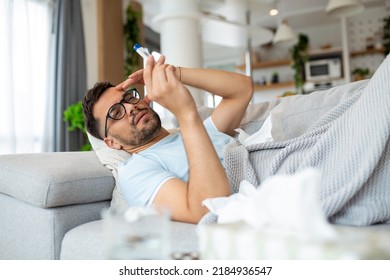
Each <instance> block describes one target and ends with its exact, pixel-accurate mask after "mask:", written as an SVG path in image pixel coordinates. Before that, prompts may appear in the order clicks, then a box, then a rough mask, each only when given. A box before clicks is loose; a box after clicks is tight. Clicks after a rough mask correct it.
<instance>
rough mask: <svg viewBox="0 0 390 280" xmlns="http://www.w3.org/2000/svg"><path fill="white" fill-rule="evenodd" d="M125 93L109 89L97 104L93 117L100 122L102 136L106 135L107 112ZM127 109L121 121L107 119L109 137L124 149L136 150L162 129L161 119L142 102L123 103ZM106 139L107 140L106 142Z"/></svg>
mask: <svg viewBox="0 0 390 280" xmlns="http://www.w3.org/2000/svg"><path fill="white" fill-rule="evenodd" d="M123 94H124V92H123V91H118V90H116V89H115V88H114V87H112V88H108V89H107V90H106V91H105V92H104V93H103V94H102V95H101V97H100V98H99V100H98V101H97V102H96V104H95V106H94V108H93V115H94V117H95V118H96V119H97V120H98V121H99V124H100V130H99V131H100V134H101V135H104V132H105V128H104V124H105V122H106V116H107V112H108V110H109V109H110V107H111V106H112V105H114V104H115V103H119V102H120V101H121V100H122V97H123ZM122 104H123V105H124V107H125V109H126V114H125V116H124V117H123V118H122V119H120V120H113V119H111V118H107V137H106V139H112V140H114V141H116V142H117V143H119V144H120V145H121V146H123V147H122V148H124V149H125V148H130V149H132V148H136V147H140V146H142V145H144V144H146V143H147V142H149V141H150V140H151V139H152V138H153V137H154V136H155V135H156V133H157V132H158V131H159V130H160V128H161V120H160V117H159V116H158V115H157V113H156V112H154V111H153V110H152V109H151V108H150V107H149V105H148V104H147V103H146V102H145V101H143V100H141V101H140V102H138V103H137V104H128V103H125V102H123V103H122ZM106 139H105V140H106ZM106 143H107V142H106Z"/></svg>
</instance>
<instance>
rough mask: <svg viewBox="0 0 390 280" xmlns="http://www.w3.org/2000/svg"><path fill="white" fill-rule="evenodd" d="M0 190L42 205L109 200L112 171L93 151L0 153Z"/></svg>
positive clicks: (111, 187)
mask: <svg viewBox="0 0 390 280" xmlns="http://www.w3.org/2000/svg"><path fill="white" fill-rule="evenodd" d="M0 178H1V180H0V193H3V194H5V195H8V196H11V197H14V198H17V199H20V200H22V201H25V202H28V203H30V204H33V205H35V206H38V207H41V208H51V207H57V206H65V205H73V204H82V203H92V202H98V201H106V200H110V199H111V197H112V191H113V188H114V186H115V180H114V177H113V176H112V173H111V172H110V171H109V170H108V169H107V168H105V167H104V166H102V165H101V164H100V162H99V160H98V158H97V156H96V154H95V152H56V153H36V154H12V155H0Z"/></svg>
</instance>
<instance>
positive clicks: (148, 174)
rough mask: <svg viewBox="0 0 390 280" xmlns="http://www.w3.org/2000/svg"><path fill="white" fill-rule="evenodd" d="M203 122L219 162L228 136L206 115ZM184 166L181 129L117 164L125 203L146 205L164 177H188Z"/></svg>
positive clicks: (164, 179)
mask: <svg viewBox="0 0 390 280" xmlns="http://www.w3.org/2000/svg"><path fill="white" fill-rule="evenodd" d="M203 124H204V126H205V128H206V131H207V133H208V135H209V137H210V139H211V141H212V143H213V145H214V148H215V150H216V152H217V154H218V156H219V158H220V160H221V162H222V164H223V148H224V146H225V145H226V144H227V143H228V142H229V141H230V139H231V137H230V136H229V135H227V134H225V133H222V132H219V131H218V129H217V128H216V127H215V125H214V123H213V122H212V120H211V118H210V117H209V118H207V119H206V120H205V121H204V122H203ZM188 169H189V166H188V160H187V155H186V152H185V149H184V143H183V139H182V136H181V133H175V134H170V135H168V136H167V137H165V138H163V139H162V140H161V141H159V142H158V143H156V144H154V145H153V146H151V147H150V148H148V149H147V150H145V151H142V152H140V153H138V154H133V155H132V156H131V157H130V158H129V159H128V160H127V161H126V162H124V163H123V164H121V165H120V166H119V168H118V175H119V186H120V188H121V191H122V193H123V195H124V197H125V199H126V201H127V203H128V204H129V206H150V205H151V204H152V202H153V200H154V198H155V196H156V194H157V192H158V190H159V189H160V187H161V186H162V185H163V184H164V183H165V182H166V181H167V180H168V179H170V178H173V177H175V178H179V179H181V180H183V181H188ZM210 176H212V174H210Z"/></svg>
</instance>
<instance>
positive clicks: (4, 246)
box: [0, 57, 390, 259]
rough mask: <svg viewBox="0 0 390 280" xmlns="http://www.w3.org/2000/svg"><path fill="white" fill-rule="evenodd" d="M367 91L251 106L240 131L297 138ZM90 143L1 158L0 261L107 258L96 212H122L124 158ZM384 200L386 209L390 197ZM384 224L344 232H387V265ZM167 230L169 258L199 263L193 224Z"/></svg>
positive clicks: (348, 89) (357, 87) (388, 227)
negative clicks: (268, 127)
mask: <svg viewBox="0 0 390 280" xmlns="http://www.w3.org/2000/svg"><path fill="white" fill-rule="evenodd" d="M380 72H382V73H379V74H377V73H376V74H375V75H377V76H380V75H382V76H384V77H388V75H389V72H390V58H389V57H387V59H386V60H385V61H384V63H383V65H382V67H381V70H380ZM385 80H386V79H385ZM386 81H387V80H386ZM387 83H388V82H387ZM369 84H370V80H364V81H359V82H354V83H350V84H346V85H342V86H338V87H335V88H332V89H329V90H324V91H320V92H315V93H311V94H310V95H298V96H291V97H286V98H280V99H275V100H273V101H270V102H263V103H258V104H251V105H250V106H249V108H248V110H247V113H246V114H245V116H244V119H243V121H242V123H241V125H240V128H241V129H243V130H244V131H245V132H247V133H248V134H252V133H254V132H255V131H258V130H259V129H260V128H261V127H262V126H263V124H264V122H265V121H266V119H267V118H268V117H269V116H273V120H272V125H273V127H272V131H271V132H272V135H273V136H274V138H275V139H276V140H277V141H278V140H280V141H286V140H288V139H295V138H297V137H299V136H300V135H303V134H304V133H306V132H307V131H310V130H311V129H312V127H313V125H314V124H316V123H317V124H318V121H320V122H321V120H322V118H323V117H324V116H326V115H327V114H329V113H332V109H333V108H335V107H336V106H337V105H339V104H340V103H341V102H342V101H343V100H347V99H348V98H350V97H351V96H353V95H354V94H355V93H356V92H357V91H361V90H364V88H366V87H367V85H369ZM388 87H389V86H388V85H387V88H386V90H387V89H388ZM211 112H212V109H210V108H204V109H200V113H201V116H202V117H203V118H205V117H206V116H207V115H209V114H210V113H211ZM387 137H388V136H387ZM90 140H91V143H92V145H93V148H94V150H95V151H91V152H56V153H37V154H12V155H0V225H1V230H0V259H105V258H106V256H105V252H104V246H103V244H104V234H103V220H102V211H104V210H105V209H108V208H110V207H112V208H119V209H122V210H123V209H126V207H127V205H126V202H125V201H124V199H123V197H122V196H121V192H120V188H119V186H118V185H117V183H116V182H117V180H116V178H117V171H116V170H117V166H118V164H119V163H120V162H121V161H123V160H125V158H126V157H128V156H129V155H128V154H126V153H125V152H123V151H115V150H110V149H109V148H108V147H106V146H104V144H103V143H102V141H100V142H99V141H98V140H96V139H93V138H91V137H90ZM268 152H269V153H272V152H273V149H270V150H269V151H268ZM270 156H272V154H270ZM381 176H382V177H380V179H381V180H382V182H383V179H384V182H385V183H382V186H381V187H382V188H386V187H387V189H389V188H388V187H389V186H390V185H389V184H390V183H389V182H390V174H388V173H385V174H381ZM383 176H385V177H383ZM386 178H387V179H386ZM371 181H372V180H371ZM374 183H375V182H374ZM382 199H384V201H385V202H387V205H388V204H389V203H388V202H389V201H390V197H388V196H387V197H384V198H382ZM346 212H348V211H346ZM385 214H386V213H385ZM389 215H390V213H387V216H389ZM386 222H387V223H388V222H389V221H385V220H383V223H381V224H380V225H370V226H361V227H357V226H348V228H349V229H350V230H352V231H353V232H356V234H357V235H359V234H360V232H365V233H367V232H368V238H370V235H372V236H374V235H376V234H377V233H382V234H381V238H382V237H383V233H385V236H389V237H388V239H387V240H384V241H385V242H384V243H383V246H385V247H386V246H387V247H386V248H385V249H386V250H385V251H386V254H387V253H388V255H386V254H381V255H380V256H379V258H383V257H384V256H385V257H386V258H390V248H389V245H386V244H390V234H388V233H389V231H390V224H386ZM336 227H337V226H336ZM170 230H171V240H172V242H171V252H172V254H171V256H172V258H182V257H183V256H190V257H191V258H198V257H202V256H201V255H199V254H200V250H201V249H200V248H201V247H202V246H201V244H200V241H199V235H198V232H199V231H198V230H197V225H194V224H187V223H180V222H173V221H171V222H170ZM381 240H382V239H381ZM385 243H386V244H385ZM211 255H212V254H211ZM374 255H375V254H374Z"/></svg>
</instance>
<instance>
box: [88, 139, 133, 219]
mask: <svg viewBox="0 0 390 280" xmlns="http://www.w3.org/2000/svg"><path fill="white" fill-rule="evenodd" d="M87 135H88V139H89V142H90V143H91V145H92V149H94V151H95V152H96V155H97V157H98V158H99V160H100V162H101V164H103V165H104V166H105V167H107V168H108V169H110V170H111V172H112V174H113V176H114V178H115V187H114V190H113V192H112V199H111V207H112V208H115V209H118V210H120V211H123V210H125V209H127V208H128V204H127V202H126V200H125V198H124V196H123V194H122V192H121V190H120V188H119V184H118V165H119V164H120V163H121V162H123V161H125V160H127V159H128V158H130V157H131V154H129V153H127V152H126V151H123V150H115V149H113V148H110V147H108V146H107V145H106V143H104V141H103V140H100V139H98V138H96V137H94V136H92V135H91V134H89V133H87Z"/></svg>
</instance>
